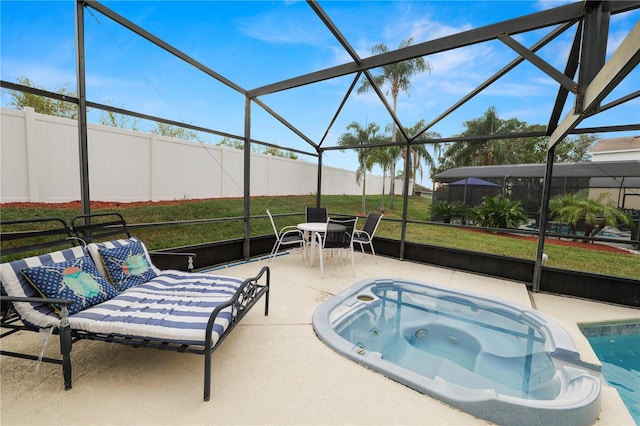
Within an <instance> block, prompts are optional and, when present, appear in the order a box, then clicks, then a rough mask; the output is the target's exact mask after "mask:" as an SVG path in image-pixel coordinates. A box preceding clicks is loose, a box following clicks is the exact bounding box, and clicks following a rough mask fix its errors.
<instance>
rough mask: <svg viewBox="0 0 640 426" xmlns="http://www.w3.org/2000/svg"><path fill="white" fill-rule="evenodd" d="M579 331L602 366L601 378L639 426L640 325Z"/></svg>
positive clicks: (588, 327)
mask: <svg viewBox="0 0 640 426" xmlns="http://www.w3.org/2000/svg"><path fill="white" fill-rule="evenodd" d="M580 330H581V331H582V333H583V334H584V335H585V336H586V337H587V340H589V343H590V344H591V347H592V348H593V351H594V352H595V353H596V355H597V356H598V359H599V360H600V362H601V363H602V375H603V376H604V378H605V379H606V380H607V382H608V383H609V384H610V385H611V386H613V387H614V388H616V390H617V391H618V394H619V395H620V398H621V399H622V402H624V404H625V405H626V406H627V408H628V410H629V414H631V417H632V418H633V420H634V421H635V422H636V424H638V425H640V322H624V323H613V324H589V325H583V326H581V327H580Z"/></svg>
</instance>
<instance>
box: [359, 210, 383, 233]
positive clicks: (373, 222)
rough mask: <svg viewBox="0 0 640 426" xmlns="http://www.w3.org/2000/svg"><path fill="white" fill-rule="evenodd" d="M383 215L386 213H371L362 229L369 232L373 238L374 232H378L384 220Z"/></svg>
mask: <svg viewBox="0 0 640 426" xmlns="http://www.w3.org/2000/svg"><path fill="white" fill-rule="evenodd" d="M382 216H384V215H382V214H378V213H369V215H368V216H367V220H366V222H365V223H364V227H363V228H362V230H363V231H364V232H366V233H367V234H369V236H370V237H371V238H373V234H375V233H376V230H377V229H378V225H380V221H381V220H382Z"/></svg>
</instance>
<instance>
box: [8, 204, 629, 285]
mask: <svg viewBox="0 0 640 426" xmlns="http://www.w3.org/2000/svg"><path fill="white" fill-rule="evenodd" d="M321 200H322V205H323V206H325V207H327V208H328V209H329V212H330V213H341V214H360V213H362V212H360V209H361V204H362V200H361V197H359V196H347V195H323V196H322V199H321ZM381 201H382V200H381V195H373V196H367V198H366V206H367V210H368V211H374V210H378V208H379V207H380V205H381ZM315 203H316V196H315V195H306V196H282V197H254V198H252V199H251V203H250V206H251V207H250V209H251V215H252V216H255V217H256V218H254V219H252V220H251V227H250V234H251V236H259V235H268V234H272V233H273V230H272V228H271V224H270V222H269V219H268V218H267V217H266V209H269V210H270V211H271V213H273V214H274V215H276V218H275V221H276V225H277V227H278V228H281V227H282V226H285V225H292V224H295V223H298V222H303V221H304V207H305V206H312V205H315ZM384 205H385V207H386V210H385V211H384V214H385V218H392V219H401V218H402V213H403V200H402V198H401V197H396V199H395V200H394V209H393V210H391V209H389V205H390V197H389V196H385V200H384ZM430 206H431V202H430V200H427V199H425V198H421V197H409V200H408V205H407V217H408V219H410V220H418V221H428V220H430ZM243 209H244V202H243V200H242V199H241V198H225V199H215V200H185V201H179V202H174V203H148V204H138V203H134V204H124V203H123V204H120V205H117V206H113V207H96V208H92V212H94V213H97V212H104V211H117V212H119V213H121V214H122V215H124V217H125V219H126V220H127V222H128V223H130V224H134V225H135V224H143V223H154V222H173V221H179V220H196V219H211V218H223V217H240V218H241V217H242V216H243V215H244V210H243ZM80 213H81V211H80V208H79V207H76V208H69V207H66V208H56V207H55V205H47V206H42V207H11V206H3V207H2V210H1V215H2V220H3V221H6V220H12V219H21V218H32V217H51V216H53V217H61V218H63V219H66V220H70V219H71V218H72V217H73V216H75V215H78V214H80ZM279 214H283V215H284V214H288V215H289V216H281V217H277V215H279ZM291 214H296V215H294V216H291ZM258 216H262V217H258ZM363 224H364V220H361V221H360V224H359V227H362V225H363ZM243 229H244V224H243V220H242V219H239V220H233V221H224V222H217V223H206V224H190V225H180V226H175V225H168V226H163V227H154V228H140V229H135V231H134V233H135V234H136V235H137V236H139V237H140V238H141V239H143V240H144V241H145V243H147V245H148V246H149V247H150V248H151V249H162V248H169V247H182V246H188V245H193V244H199V243H207V242H211V241H221V240H227V239H233V238H241V237H242V235H243ZM377 235H378V236H383V237H387V238H393V239H400V237H401V224H400V223H399V222H394V221H383V222H382V224H381V225H380V228H379V229H378V232H377ZM406 238H407V240H408V241H411V242H417V243H425V244H431V245H439V246H444V247H452V248H459V249H464V250H472V251H478V252H483V253H491V254H496V255H500V256H510V257H518V258H523V259H534V258H535V255H536V249H537V243H536V241H530V240H521V239H514V238H510V237H508V236H505V235H500V234H491V233H479V232H472V231H469V230H465V229H459V228H454V227H447V226H438V225H429V224H415V223H409V224H408V225H407V232H406ZM545 252H546V253H547V254H548V256H549V263H548V264H547V265H548V266H552V267H556V268H561V269H569V270H576V271H584V272H592V273H598V274H604V275H611V276H621V277H628V278H633V279H640V272H639V271H640V256H638V255H634V254H630V253H629V254H627V253H609V252H603V251H598V250H594V249H593V245H592V244H581V245H580V247H564V246H556V245H553V244H551V241H549V242H548V243H547V244H546V245H545Z"/></svg>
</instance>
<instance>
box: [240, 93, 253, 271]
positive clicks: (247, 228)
mask: <svg viewBox="0 0 640 426" xmlns="http://www.w3.org/2000/svg"><path fill="white" fill-rule="evenodd" d="M243 201H244V244H243V247H242V254H243V256H244V258H245V259H248V258H249V257H251V99H249V97H245V100H244V200H243Z"/></svg>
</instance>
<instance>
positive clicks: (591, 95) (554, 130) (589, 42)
mask: <svg viewBox="0 0 640 426" xmlns="http://www.w3.org/2000/svg"><path fill="white" fill-rule="evenodd" d="M307 3H308V4H309V6H310V8H311V9H312V10H313V11H314V13H315V14H316V15H317V17H318V18H319V19H320V20H321V21H322V23H323V24H324V25H325V26H326V28H327V29H328V30H329V31H330V32H331V33H332V34H333V36H334V37H335V38H336V40H337V41H338V42H339V43H340V44H341V45H342V47H343V48H344V49H345V51H346V52H347V53H348V54H349V56H350V57H351V59H352V60H351V61H350V62H347V63H344V64H341V65H338V66H334V67H331V68H326V69H323V70H319V71H316V72H312V73H309V74H305V75H299V76H296V77H293V78H290V79H287V80H283V81H279V82H274V83H271V84H268V85H265V86H262V87H257V88H253V89H246V88H243V87H240V86H239V85H237V84H235V83H234V82H233V81H231V80H229V79H227V78H225V77H224V76H222V75H220V74H219V73H217V72H215V71H214V70H212V69H210V68H209V67H207V66H206V65H204V64H203V63H201V62H199V61H198V60H196V59H195V58H192V57H190V56H189V55H187V54H186V53H184V52H182V51H180V50H179V49H177V48H175V47H174V46H171V45H170V44H168V43H167V42H165V41H164V40H162V39H160V38H159V37H157V36H155V35H153V34H151V33H150V32H148V31H146V30H145V29H144V28H142V27H140V26H138V25H136V24H135V23H133V22H131V21H130V20H128V19H127V18H125V17H124V16H121V15H119V14H118V13H116V12H114V11H113V10H111V9H110V8H108V7H107V6H105V5H103V4H101V3H100V2H98V1H96V0H75V13H76V19H75V23H76V65H77V67H76V77H77V93H78V96H77V98H74V97H66V96H65V97H63V98H64V99H63V100H65V101H69V102H73V103H76V104H77V105H78V108H79V113H78V145H79V160H80V167H79V172H80V186H81V201H82V210H83V213H85V214H89V213H90V194H89V187H90V186H89V160H88V152H87V114H86V109H87V107H95V108H99V109H102V110H105V111H112V112H116V113H120V114H126V115H129V116H132V117H139V118H144V119H153V120H155V121H158V122H162V123H167V124H172V125H178V126H182V127H185V128H191V129H194V130H197V131H205V132H209V133H213V134H219V135H224V136H229V137H232V138H236V139H239V140H243V141H244V142H245V144H244V150H245V152H244V188H243V190H244V194H243V196H244V217H243V220H244V225H245V226H244V235H243V238H244V241H243V247H242V255H241V256H242V257H243V258H245V259H248V258H249V257H250V253H251V251H252V250H253V249H252V248H251V246H250V241H251V238H250V232H249V231H250V221H251V214H250V197H251V191H250V190H251V188H250V184H249V183H250V182H251V179H250V151H251V143H259V144H263V145H266V146H271V147H276V148H282V149H285V150H289V151H293V152H299V153H301V154H304V155H310V156H314V157H317V159H318V171H317V192H316V199H317V205H318V206H320V203H321V194H322V192H321V188H322V163H323V159H322V157H323V155H322V154H323V153H324V151H331V150H344V149H361V148H369V146H365V145H360V146H348V147H347V146H332V147H324V146H322V145H323V143H324V142H325V139H326V136H327V135H328V133H329V129H330V128H331V127H332V126H333V124H334V122H335V119H336V117H337V115H338V114H339V112H340V110H341V109H342V107H343V106H344V104H345V103H346V100H347V98H348V97H349V96H350V95H351V93H352V92H353V89H354V87H355V85H356V84H357V82H358V81H359V79H360V78H361V76H362V75H363V74H364V75H365V77H366V78H367V79H369V81H371V76H370V75H369V73H370V71H371V70H373V69H375V68H378V67H381V66H384V65H388V64H393V63H397V62H399V61H404V60H409V59H414V58H418V57H423V56H428V55H433V54H436V53H441V52H446V51H451V50H454V49H458V48H461V47H466V46H471V45H475V44H479V43H484V42H487V41H490V40H499V41H501V42H502V43H504V44H505V45H506V46H508V47H509V48H511V49H512V50H513V51H515V52H516V53H517V54H518V57H517V58H516V59H515V60H513V61H511V62H510V63H508V64H506V65H505V67H503V68H502V69H501V70H500V71H498V72H497V73H496V74H494V75H493V76H492V77H490V78H489V79H488V80H486V81H485V82H484V83H482V84H481V85H480V86H478V87H477V88H476V89H474V90H472V91H471V92H469V93H468V94H467V95H466V96H464V97H463V98H461V99H460V100H459V101H458V102H456V103H455V104H454V105H452V106H451V107H450V108H448V109H447V110H446V111H444V112H443V113H442V114H440V115H438V116H437V117H436V118H435V119H433V120H432V121H431V122H429V124H427V125H426V126H425V127H424V128H423V129H420V130H419V131H418V132H417V133H416V134H414V135H408V134H406V133H405V132H404V130H403V126H402V125H401V123H400V120H399V119H398V117H397V116H396V114H394V113H393V110H392V108H391V107H390V106H389V104H388V102H387V101H386V99H385V97H384V95H383V93H382V92H381V91H380V89H379V88H377V87H375V85H373V86H374V87H373V88H374V90H375V91H376V94H377V95H378V97H379V98H380V102H381V103H382V104H383V105H384V107H385V108H386V110H387V111H388V113H389V115H390V117H391V118H392V119H393V121H394V123H396V125H397V126H398V130H399V132H400V133H401V135H402V140H401V141H397V142H391V143H387V144H385V145H397V146H402V147H405V148H407V149H411V146H412V145H416V144H431V143H439V142H453V141H469V142H474V141H479V140H485V139H487V138H489V139H498V138H499V139H505V138H511V137H532V136H546V137H548V138H549V143H548V147H547V162H546V170H545V179H544V182H545V187H544V189H543V200H542V203H541V204H542V205H541V209H540V210H541V212H542V213H541V217H540V222H541V224H542V226H541V231H540V233H539V235H538V247H537V252H536V261H535V273H534V276H533V279H532V283H533V286H532V287H533V290H534V291H538V290H539V289H540V278H541V275H542V254H543V249H544V240H545V232H546V231H545V230H546V223H547V222H548V211H547V210H548V201H549V195H550V192H549V183H550V181H551V179H552V177H553V176H552V167H553V158H554V155H553V154H554V149H555V146H556V145H557V144H558V143H559V142H560V141H562V140H563V139H564V138H565V137H566V136H567V135H570V134H582V133H587V132H591V133H602V132H616V131H631V130H639V129H640V123H629V124H624V125H617V126H616V125H607V126H599V127H594V128H577V126H578V125H579V124H580V123H581V122H582V121H583V120H584V119H585V118H588V117H590V116H593V115H595V114H598V113H599V112H602V111H605V110H607V109H610V108H612V107H614V106H618V105H621V104H623V103H626V102H628V101H630V100H632V99H635V98H638V97H640V91H634V92H632V93H629V94H627V95H625V96H621V97H620V98H618V99H615V100H613V101H611V102H609V103H608V104H606V105H601V102H602V101H603V100H604V99H605V97H606V96H607V95H609V94H610V93H611V92H612V90H613V89H614V88H615V87H616V86H617V85H618V84H619V83H620V82H621V81H622V80H624V79H625V78H626V77H627V75H628V74H629V73H630V72H631V70H633V68H634V67H636V66H637V65H638V63H640V54H639V52H638V48H637V45H636V44H635V43H634V40H637V39H638V35H639V33H640V30H639V29H638V26H637V25H636V27H634V29H633V30H631V31H630V33H629V34H628V36H627V38H626V39H625V41H624V42H623V43H622V44H621V45H620V47H619V48H618V49H617V50H616V53H615V54H614V55H612V56H611V59H610V60H609V61H608V62H606V63H605V61H604V59H605V58H604V53H605V48H606V44H607V43H606V41H607V37H608V25H609V20H610V18H611V16H613V15H616V14H619V13H624V12H627V11H630V10H635V9H639V8H640V0H626V1H620V0H618V1H604V0H584V1H576V2H574V3H572V4H568V5H563V6H560V7H556V8H552V9H548V10H544V11H541V12H538V13H533V14H530V15H525V16H520V17H517V18H514V19H510V20H507V21H503V22H498V23H495V24H491V25H487V26H484V27H480V28H475V29H472V30H469V31H464V32H460V33H457V34H452V35H449V36H445V37H441V38H438V39H434V40H429V41H425V42H422V43H418V44H415V45H412V46H409V47H407V48H403V49H397V50H392V51H388V52H385V53H382V54H379V55H373V56H370V57H367V58H360V57H359V56H358V54H357V52H356V51H355V49H353V48H352V47H351V46H350V43H349V41H348V40H347V39H346V38H345V37H344V35H343V34H341V32H340V30H339V28H338V27H337V26H336V25H335V23H333V22H332V20H331V18H330V17H329V16H328V15H327V14H326V13H325V12H324V10H323V9H322V8H321V6H320V5H319V4H318V3H317V1H314V0H307ZM85 8H90V9H93V10H95V11H97V12H99V13H101V14H103V15H104V16H106V17H108V18H109V19H111V20H113V21H114V22H116V23H117V24H119V25H121V26H123V27H125V28H127V29H129V30H130V31H132V32H134V33H135V34H137V35H139V36H140V37H143V38H145V39H146V40H148V41H149V42H151V43H153V44H155V45H156V46H158V47H160V48H161V49H163V50H165V51H167V52H168V53H170V54H172V55H174V56H176V57H177V58H179V59H180V60H182V61H184V62H186V63H187V64H189V65H191V66H193V67H194V68H196V69H198V70H199V71H201V72H203V73H205V74H207V75H208V76H210V77H211V78H213V79H215V80H217V81H219V82H220V83H222V84H224V85H226V86H227V87H229V88H231V89H232V90H234V91H236V92H237V93H239V94H240V95H241V96H244V97H245V108H244V116H245V126H244V134H243V135H230V134H224V133H222V132H217V131H215V130H210V129H203V128H200V127H197V126H191V125H188V124H184V123H178V122H174V121H171V120H167V119H163V118H160V117H151V116H149V115H146V114H142V113H140V112H136V111H127V110H124V109H121V108H114V107H112V106H109V105H104V104H98V103H94V102H91V101H89V100H87V98H86V87H85V71H86V70H85V54H86V52H85V43H84V41H85V40H84V39H85V29H84V19H85V17H84V9H85ZM539 29H549V32H548V34H547V35H545V36H543V37H542V38H541V39H540V40H539V41H538V42H537V43H535V44H534V45H533V46H531V47H529V48H527V47H525V46H522V45H520V44H519V43H518V42H517V41H516V40H515V39H514V35H517V34H520V33H525V32H529V31H533V30H539ZM573 30H575V33H574V34H575V35H574V41H573V44H572V46H571V49H570V51H569V52H568V55H567V57H566V63H565V68H564V70H562V71H561V70H557V69H555V68H554V67H553V66H551V65H550V64H548V63H546V62H545V61H544V60H543V59H542V58H541V57H539V56H538V55H537V54H536V52H537V51H538V50H539V49H541V48H542V47H543V46H544V45H546V44H547V43H549V42H550V41H551V40H553V39H554V38H556V37H557V36H559V35H560V34H563V33H564V32H567V31H573ZM524 61H528V62H530V63H531V64H533V65H534V66H535V67H537V68H538V69H540V70H541V71H542V72H544V73H545V74H546V75H548V76H549V77H551V78H553V79H554V80H555V81H556V82H557V83H558V91H557V94H556V98H555V104H554V107H553V110H552V111H551V113H550V116H549V122H548V124H547V128H546V130H545V131H542V132H539V133H537V132H533V133H532V132H529V133H519V134H516V133H512V134H508V135H506V134H490V135H482V136H473V137H455V136H450V137H444V138H438V139H433V138H432V139H428V138H426V139H422V138H420V136H421V135H422V134H424V133H425V132H426V131H428V130H429V129H430V128H432V127H433V126H434V125H435V124H437V123H438V122H440V121H441V120H442V119H444V118H445V117H447V116H448V115H449V114H451V113H452V112H453V111H455V110H456V109H458V108H459V107H460V106H462V105H463V104H465V103H467V102H468V101H469V100H470V99H472V98H473V97H475V96H476V95H477V94H479V93H480V92H481V91H483V90H485V89H486V88H487V87H489V86H490V85H491V84H493V83H494V82H496V81H497V80H498V79H500V78H501V77H502V76H504V75H506V74H507V73H508V72H510V71H511V70H513V69H514V68H515V67H516V66H517V65H518V64H520V63H522V62H524ZM578 69H579V75H578V76H577V79H576V73H577V71H578ZM345 75H353V76H354V79H353V82H352V83H351V85H350V87H349V88H348V89H347V90H346V93H345V96H344V98H343V100H342V102H341V103H340V106H339V107H338V109H337V112H336V114H335V115H334V116H333V119H332V120H331V122H330V123H329V125H328V128H327V130H326V131H325V133H324V135H323V136H322V139H321V140H319V141H313V140H311V139H310V138H309V137H307V136H306V135H305V134H304V133H303V132H301V131H300V130H298V129H297V128H295V127H294V126H293V125H292V124H291V123H289V122H288V121H286V119H285V118H284V117H281V116H280V115H278V113H277V112H276V111H273V110H272V109H271V108H269V107H268V106H267V105H266V103H265V102H264V101H263V100H261V99H260V98H261V97H264V96H265V95H268V94H272V93H276V92H280V91H285V90H289V89H292V88H296V87H300V86H305V85H308V84H314V83H317V82H321V81H325V80H329V79H332V78H336V77H341V76H345ZM576 80H577V81H576ZM0 87H3V88H9V89H11V90H21V91H24V92H27V93H29V92H30V93H37V94H39V95H43V96H48V97H52V98H60V96H61V95H56V94H53V93H50V92H46V91H42V90H38V89H34V88H28V87H24V86H21V85H17V84H15V83H10V82H5V81H0ZM569 93H572V94H574V95H575V98H576V101H575V106H574V108H573V112H572V113H570V114H567V115H566V116H565V118H564V119H562V120H561V114H562V111H564V110H565V106H566V103H567V99H568V95H569ZM254 103H255V104H256V105H257V106H259V107H261V108H262V109H264V110H265V111H266V112H267V113H268V114H270V115H272V116H273V117H274V118H275V119H276V120H278V121H279V122H280V123H282V124H283V125H284V126H286V127H287V128H289V129H290V130H291V131H292V132H294V133H295V134H297V135H298V136H299V137H301V138H302V139H303V140H305V141H306V142H307V143H308V144H309V147H310V150H311V151H313V152H303V151H298V150H296V149H293V148H288V147H283V146H278V145H274V144H269V143H264V142H260V141H256V140H254V139H252V138H251V130H250V129H251V105H252V104H254ZM407 157H408V156H407ZM409 175H410V173H409V164H408V162H407V161H406V160H405V173H404V176H405V179H404V207H403V217H402V232H401V238H400V253H399V259H401V260H403V259H405V245H406V244H407V242H406V228H407V223H408V218H407V204H408V185H409V181H408V177H409Z"/></svg>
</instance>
